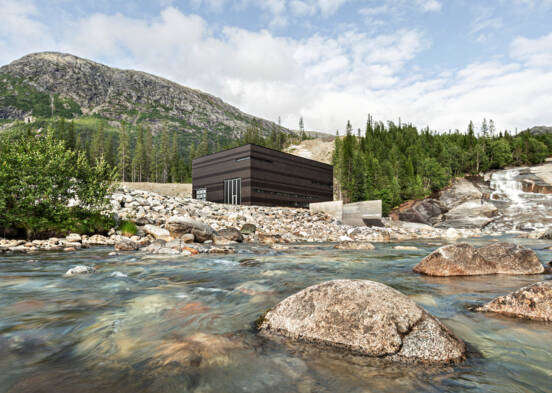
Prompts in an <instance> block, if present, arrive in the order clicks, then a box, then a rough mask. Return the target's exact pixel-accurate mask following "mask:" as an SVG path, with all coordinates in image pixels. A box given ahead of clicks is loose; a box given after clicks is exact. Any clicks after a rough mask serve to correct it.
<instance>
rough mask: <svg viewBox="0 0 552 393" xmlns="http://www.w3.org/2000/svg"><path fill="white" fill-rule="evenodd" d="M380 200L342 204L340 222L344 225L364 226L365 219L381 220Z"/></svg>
mask: <svg viewBox="0 0 552 393" xmlns="http://www.w3.org/2000/svg"><path fill="white" fill-rule="evenodd" d="M381 212H382V208H381V201H363V202H355V203H347V204H346V205H343V214H342V218H341V222H342V223H343V224H346V225H353V226H364V225H366V223H365V222H364V220H365V219H370V220H378V219H379V220H381Z"/></svg>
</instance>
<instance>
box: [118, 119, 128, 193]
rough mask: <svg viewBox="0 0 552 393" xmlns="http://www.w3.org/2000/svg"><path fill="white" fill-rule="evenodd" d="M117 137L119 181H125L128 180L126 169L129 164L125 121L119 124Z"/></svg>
mask: <svg viewBox="0 0 552 393" xmlns="http://www.w3.org/2000/svg"><path fill="white" fill-rule="evenodd" d="M119 138H120V139H119V148H118V155H119V174H120V176H121V181H123V182H125V181H128V171H129V166H130V136H129V134H128V131H127V128H126V124H125V123H123V124H122V126H121V131H120V136H119Z"/></svg>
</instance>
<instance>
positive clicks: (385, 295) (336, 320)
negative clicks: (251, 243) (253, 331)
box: [257, 280, 466, 363]
mask: <svg viewBox="0 0 552 393" xmlns="http://www.w3.org/2000/svg"><path fill="white" fill-rule="evenodd" d="M257 326H258V327H259V329H260V332H261V334H262V335H265V336H268V337H274V336H276V337H282V336H283V337H286V338H288V339H292V340H298V341H303V342H309V343H314V344H323V345H327V346H330V347H334V348H339V349H345V350H348V351H350V352H352V353H355V354H360V355H368V356H375V357H380V358H385V359H389V360H398V361H418V362H428V363H429V362H457V361H460V360H463V359H464V358H465V356H466V346H465V344H464V342H463V341H462V340H460V339H459V338H457V337H456V336H455V335H454V333H452V332H451V331H450V330H449V329H448V328H447V327H446V326H445V325H443V324H442V323H441V322H440V321H439V320H437V319H436V318H434V317H433V316H431V315H430V314H429V313H427V312H426V311H425V310H423V309H422V308H420V307H419V306H418V305H417V304H416V303H414V302H413V301H412V300H410V299H409V298H408V297H407V296H405V295H403V294H402V293H400V292H398V291H396V290H395V289H393V288H390V287H388V286H386V285H384V284H381V283H378V282H374V281H368V280H335V281H328V282H325V283H322V284H318V285H314V286H312V287H308V288H306V289H304V290H302V291H300V292H298V293H296V294H295V295H292V296H290V297H288V298H287V299H285V300H283V301H282V302H281V303H279V304H278V305H276V307H274V308H273V309H272V310H270V311H268V312H267V313H266V314H265V315H264V317H261V319H259V321H258V325H257Z"/></svg>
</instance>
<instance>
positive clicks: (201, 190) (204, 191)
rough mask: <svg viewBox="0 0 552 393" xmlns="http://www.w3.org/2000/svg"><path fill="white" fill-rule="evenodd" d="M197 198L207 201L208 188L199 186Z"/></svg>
mask: <svg viewBox="0 0 552 393" xmlns="http://www.w3.org/2000/svg"><path fill="white" fill-rule="evenodd" d="M195 199H199V200H201V201H206V200H207V188H198V189H197V190H196V197H195Z"/></svg>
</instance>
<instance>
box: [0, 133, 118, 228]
mask: <svg viewBox="0 0 552 393" xmlns="http://www.w3.org/2000/svg"><path fill="white" fill-rule="evenodd" d="M113 180H114V171H113V170H112V169H111V168H110V166H109V165H108V164H107V163H106V162H105V160H102V159H99V160H98V161H97V162H96V164H95V165H94V166H91V165H89V163H88V160H87V159H86V156H85V155H84V154H82V153H80V152H76V151H74V150H70V149H67V148H66V147H65V143H64V142H62V141H60V140H57V139H56V138H55V137H54V131H53V129H50V130H49V131H48V133H47V135H42V136H41V135H37V136H35V135H34V134H30V135H28V136H22V137H20V138H19V139H17V140H16V141H15V142H14V141H13V140H8V139H5V138H4V139H2V140H1V141H0V227H1V228H3V229H4V230H15V231H17V232H19V233H21V232H24V233H25V235H26V237H28V238H32V237H36V236H39V235H40V233H41V232H44V231H56V230H60V229H63V228H65V227H71V228H75V230H77V229H79V228H80V231H86V230H87V228H91V227H94V226H95V225H96V224H98V222H97V221H98V220H96V221H94V222H83V223H82V224H77V221H75V220H76V219H85V218H86V217H85V216H89V217H93V216H94V215H95V214H99V212H100V211H101V210H102V209H103V208H104V207H105V205H106V203H107V199H106V196H107V194H108V193H109V191H110V190H111V187H112V182H113ZM75 201H78V205H77V206H74V207H69V205H70V204H71V203H72V202H75ZM85 211H86V212H88V213H84V212H85ZM86 219H87V220H88V218H86ZM90 219H91V218H90ZM98 225H99V224H98Z"/></svg>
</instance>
